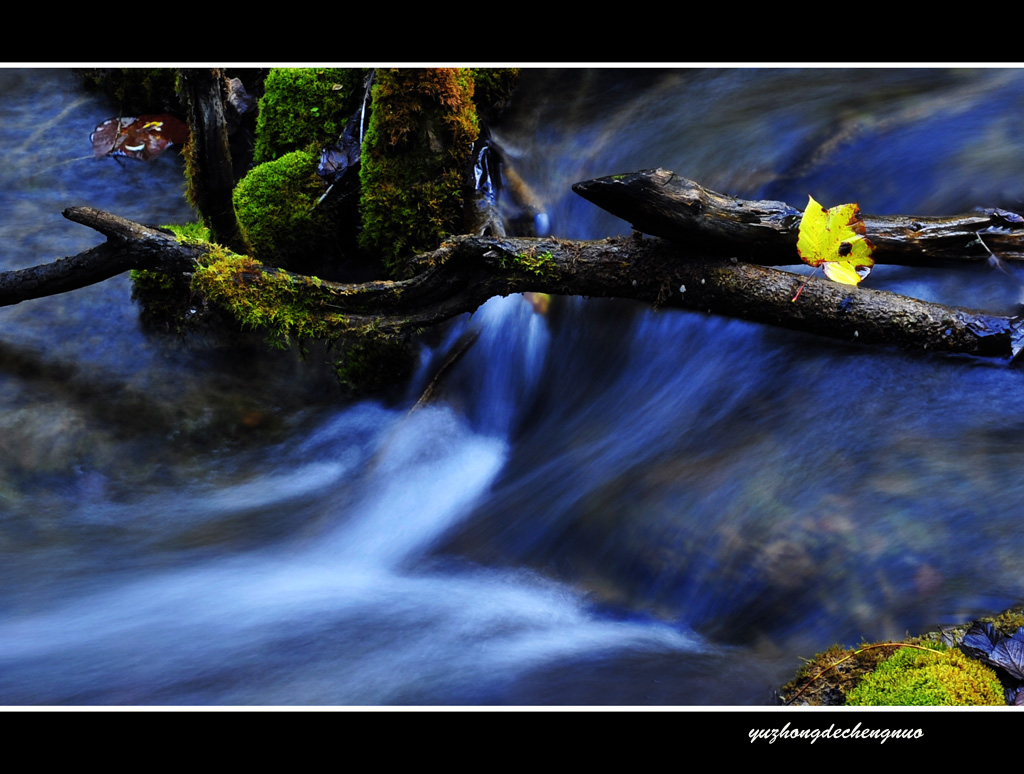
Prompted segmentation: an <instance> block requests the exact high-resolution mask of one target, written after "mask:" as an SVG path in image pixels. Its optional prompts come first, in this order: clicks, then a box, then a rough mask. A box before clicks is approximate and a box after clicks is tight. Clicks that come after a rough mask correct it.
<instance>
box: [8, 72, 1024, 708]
mask: <svg viewBox="0 0 1024 774" xmlns="http://www.w3.org/2000/svg"><path fill="white" fill-rule="evenodd" d="M112 111H113V112H116V107H114V108H112V107H111V106H110V105H108V104H105V103H104V102H103V101H102V100H101V99H99V98H97V97H95V96H93V95H90V94H87V93H85V92H83V91H82V90H81V89H80V88H79V86H78V84H77V82H76V80H75V78H74V77H73V76H72V75H71V74H70V73H68V72H66V71H60V70H56V71H19V70H0V154H2V155H3V161H4V163H3V164H2V165H0V177H2V183H3V185H2V186H0V205H2V206H0V236H2V237H3V244H4V245H5V250H4V252H3V254H2V256H0V264H2V268H4V269H10V268H20V267H23V266H30V265H34V264H35V263H38V262H43V261H46V260H51V259H53V258H57V257H60V256H63V255H70V254H73V253H75V252H78V251H80V250H82V249H85V248H87V247H89V246H91V245H93V244H97V243H98V242H99V241H100V240H101V237H99V236H98V235H96V234H94V233H93V232H90V231H89V230H88V229H85V228H84V227H81V226H78V225H75V224H72V223H70V222H67V221H65V220H64V219H63V218H61V216H60V212H61V210H62V209H64V208H65V207H68V206H72V205H76V204H90V205H93V206H97V207H101V208H104V209H109V210H111V211H113V212H116V213H118V214H120V215H124V216H126V217H129V218H133V219H137V220H140V221H142V222H148V223H157V224H159V223H170V222H184V221H187V220H190V219H192V214H191V213H190V211H189V208H188V206H187V205H186V203H185V202H184V199H183V197H182V190H183V184H182V181H181V170H180V160H179V159H178V158H177V157H176V156H173V155H168V156H165V157H163V158H161V159H160V160H159V161H158V162H156V163H155V164H153V165H150V166H144V165H141V164H130V163H125V164H124V165H123V166H122V165H118V164H117V163H116V162H115V161H113V160H110V159H107V160H104V161H94V160H92V159H91V158H84V159H83V158H78V157H82V156H88V155H89V153H90V149H89V146H88V139H87V138H88V134H89V131H90V130H91V129H92V128H93V127H94V126H95V125H96V124H98V123H99V122H100V121H102V120H103V119H105V118H108V117H109V116H110V115H111V114H112ZM1022 123H1024V73H1022V72H1021V71H1012V70H851V71H818V70H809V71H776V70H766V71H758V70H741V71H736V70H710V71H692V70H673V71H641V70H628V71H579V70H577V71H540V70H531V71H527V72H526V73H525V76H524V82H523V86H522V88H521V90H520V93H519V94H518V97H517V105H516V107H515V108H514V109H513V110H512V111H510V113H509V114H508V115H507V116H506V117H505V118H504V119H503V121H502V124H501V125H500V126H499V127H498V128H497V129H496V132H495V134H496V138H497V139H498V141H499V142H500V143H501V144H502V146H503V147H504V149H505V150H506V152H507V154H508V155H509V156H510V157H511V158H513V159H514V162H515V165H516V168H517V170H518V172H519V173H520V174H521V175H522V177H523V178H524V179H525V181H526V182H527V184H528V185H529V186H530V187H531V188H532V189H533V191H534V192H535V194H536V196H537V197H538V198H539V199H540V200H541V201H543V203H544V205H545V210H546V213H547V215H548V218H549V222H550V231H551V233H553V234H555V235H557V236H564V237H573V238H597V237H602V236H606V235H610V234H614V233H625V232H626V231H628V226H627V225H626V224H624V223H623V222H622V221H619V220H617V219H615V218H613V217H612V216H610V215H607V214H605V213H603V212H601V211H599V210H597V209H596V208H594V207H593V206H592V205H590V204H589V203H587V202H585V201H584V200H582V199H580V198H579V197H577V196H575V195H574V194H573V193H572V192H571V191H570V185H571V184H572V183H573V182H576V181H578V180H583V179H587V178H591V177H596V176H601V175H606V174H612V173H616V172H625V171H630V170H634V169H640V168H645V167H655V166H662V167H666V168H669V169H672V170H674V171H676V172H677V173H679V174H681V175H684V176H686V177H690V178H693V179H696V180H698V181H700V182H701V183H703V184H705V185H707V186H708V187H710V188H713V189H716V190H721V191H725V192H728V193H732V194H735V195H739V196H745V197H751V198H776V199H782V200H784V201H788V202H790V203H792V204H794V205H797V206H802V204H803V203H804V202H805V201H806V197H807V195H808V194H813V195H814V197H815V198H816V199H818V200H819V201H821V202H822V203H824V204H826V205H831V204H838V203H842V202H845V201H859V202H860V204H861V207H862V209H864V210H865V211H867V212H871V213H878V214H884V213H897V212H900V213H906V214H918V215H927V214H944V213H953V212H958V211H964V210H967V209H970V208H971V207H973V206H986V207H992V206H1000V207H1005V208H1007V209H1011V210H1016V211H1019V210H1020V209H1021V208H1022V207H1024V202H1022V197H1024V191H1022V189H1021V182H1020V181H1021V180H1024V131H1022V128H1024V127H1022ZM1015 274H1017V275H1018V277H1016V278H1015V277H1007V276H1006V275H1005V274H1001V273H999V272H993V271H992V270H990V269H988V268H980V269H972V270H958V271H952V270H951V271H939V270H928V271H922V270H916V271H912V270H908V269H899V268H886V267H879V268H878V269H876V271H875V272H874V273H873V274H872V275H871V277H870V278H869V279H868V281H867V284H869V285H870V286H872V287H879V288H887V289H892V290H896V291H898V292H903V293H907V294H910V295H915V296H918V297H921V298H926V299H929V300H937V301H941V302H944V303H954V304H960V305H965V306H974V307H980V308H985V309H988V310H990V311H996V312H1007V311H1009V310H1011V309H1013V308H1014V306H1015V305H1016V304H1017V303H1019V302H1020V300H1021V284H1020V279H1019V272H1015ZM470 327H476V328H477V329H479V331H480V338H479V340H478V342H477V344H476V345H475V346H474V347H473V349H472V350H471V351H470V352H469V353H468V354H467V355H466V357H464V358H463V359H462V360H461V361H460V362H459V364H458V366H457V367H456V369H455V371H454V373H453V374H452V375H451V377H450V378H449V379H448V381H447V383H446V385H445V389H444V391H443V400H441V401H438V402H436V403H435V404H433V405H431V406H429V407H427V408H425V409H422V410H419V411H415V412H412V413H410V412H409V408H410V406H411V405H412V404H413V403H414V402H415V400H416V397H417V395H418V393H419V391H420V390H421V389H422V387H423V385H424V383H425V380H426V379H428V378H429V377H430V375H431V373H432V371H431V364H432V363H435V362H436V361H437V359H438V358H440V357H441V356H442V355H443V353H444V351H445V348H446V346H448V345H449V343H451V342H454V341H455V339H456V338H457V337H458V336H459V334H460V333H462V332H463V331H464V330H466V329H468V328H470ZM323 371H324V369H320V368H318V367H317V366H316V364H315V362H310V363H306V364H303V363H301V362H300V361H299V360H298V358H296V357H295V356H294V355H291V354H284V355H278V354H268V353H267V352H266V351H265V350H264V349H263V348H262V347H259V346H247V347H238V348H236V349H233V350H230V351H229V350H226V349H224V348H222V347H218V346H215V345H212V344H209V343H204V342H199V341H185V342H182V341H179V340H177V339H174V338H173V337H166V336H159V335H153V334H149V333H145V332H143V331H142V330H141V329H140V326H139V324H138V321H137V308H136V307H135V305H134V304H133V302H132V301H131V300H130V285H129V282H128V280H127V277H124V276H122V277H118V278H115V279H113V280H110V281H108V282H106V283H103V284H101V285H97V286H93V287H91V288H87V289H83V290H81V291H77V292H75V293H72V294H67V295H65V296H58V297H54V298H50V299H41V300H37V301H31V302H26V303H24V304H21V305H19V306H16V307H11V308H7V309H3V310H0V405H2V412H0V589H2V594H0V702H2V703H4V704H8V705H11V704H14V705H18V704H29V705H39V704H43V705H49V704H272V705H273V704H288V705H292V704H335V705H344V704H627V705H632V704H672V705H691V704H743V705H758V704H766V703H769V702H770V701H771V690H772V688H773V687H774V686H775V685H777V684H779V683H781V682H783V681H784V680H785V679H786V678H787V677H788V675H789V674H790V673H791V672H792V671H793V670H794V669H795V668H796V667H797V666H798V664H799V660H798V656H800V655H810V653H813V652H814V651H816V650H820V649H822V648H824V647H826V646H828V645H830V644H832V643H833V642H836V641H842V642H846V643H854V642H856V641H858V640H859V639H860V638H862V637H864V638H868V639H880V638H884V637H900V636H902V635H904V634H905V633H906V632H907V631H908V630H909V631H914V630H918V629H921V628H924V627H927V626H930V625H933V624H937V623H946V622H954V621H962V620H965V619H967V618H970V617H973V616H975V615H978V614H982V613H986V612H993V611H995V610H997V609H1000V608H1002V607H1004V606H1006V605H1008V604H1011V603H1013V602H1016V601H1018V600H1020V598H1021V597H1022V596H1024V573H1021V572H1020V570H1019V567H1020V561H1019V559H1018V556H1019V555H1020V553H1021V552H1022V551H1024V526H1022V524H1024V521H1022V518H1021V515H1022V510H1024V507H1022V504H1024V483H1022V480H1024V479H1022V477H1021V476H1020V470H1021V469H1022V468H1024V450H1022V448H1021V444H1020V441H1019V439H1020V438H1021V436H1022V433H1024V410H1022V408H1021V407H1022V406H1024V381H1022V377H1021V372H1020V369H1019V368H1006V367H1002V366H998V365H992V364H986V363H980V362H975V361H972V360H967V359H950V358H938V357H931V356H919V355H907V354H903V353H900V352H896V351H888V350H869V349H865V348H861V347H858V346H855V345H853V344H844V343H841V342H832V341H826V340H819V339H817V338H815V337H813V336H809V335H799V334H793V333H789V332H785V331H778V330H772V329H769V328H766V327H761V326H757V325H752V324H748V323H744V322H741V321H736V320H726V319H721V318H715V317H707V316H703V315H699V314H693V313H686V312H657V311H652V310H650V309H647V308H644V307H641V306H637V305H635V304H632V303H627V302H609V301H587V300H580V299H555V300H554V302H553V304H552V308H551V310H550V312H549V314H548V315H547V316H546V317H545V316H541V315H539V314H537V313H535V312H534V311H533V308H532V307H531V306H530V304H529V303H527V301H525V300H524V299H522V298H520V297H511V298H507V299H494V300H492V301H491V302H489V303H488V304H487V305H486V306H484V307H483V308H482V309H481V310H479V311H478V312H477V313H476V314H475V315H473V316H472V317H466V318H463V319H460V320H457V321H455V322H454V323H453V324H452V325H451V327H450V329H449V330H447V331H446V333H445V338H444V342H442V343H441V344H439V345H437V346H435V347H424V352H423V368H422V369H421V373H419V374H418V375H417V376H416V377H415V379H414V380H413V381H412V382H411V383H410V385H409V386H408V391H407V397H406V399H405V400H403V401H400V402H399V403H398V404H395V405H384V404H381V403H378V402H362V403H355V404H347V403H344V402H342V401H341V400H340V399H339V398H338V396H337V392H336V390H335V389H334V387H333V385H332V384H331V383H330V379H329V376H327V375H325V373H324V372H323Z"/></svg>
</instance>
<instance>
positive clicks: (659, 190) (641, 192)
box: [572, 169, 1024, 266]
mask: <svg viewBox="0 0 1024 774" xmlns="http://www.w3.org/2000/svg"><path fill="white" fill-rule="evenodd" d="M572 188H573V190H574V191H575V192H576V193H578V194H579V195H580V196H582V197H584V198H585V199H587V200H588V201H591V202H593V203H594V204H596V205H597V206H598V207H601V208H602V209H605V210H607V211H608V212H610V213H612V214H613V215H615V216H617V217H619V218H622V219H623V220H626V221H628V222H629V223H631V224H632V225H633V227H634V228H635V229H637V230H638V231H642V232H644V233H645V234H651V235H653V236H659V237H663V238H664V239H669V240H672V241H675V242H678V243H680V244H685V245H690V246H692V247H695V248H699V249H701V250H703V251H707V252H711V253H714V254H718V255H728V256H735V257H737V258H740V259H741V260H744V261H750V262H752V263H760V264H766V265H770V266H783V265H787V264H795V263H800V259H799V257H798V256H797V252H796V240H797V232H798V230H799V228H800V219H801V218H802V217H803V211H802V210H798V209H796V208H795V207H791V206H790V205H788V204H786V203H784V202H776V201H752V200H747V199H739V198H737V197H735V196H728V195H726V194H720V193H716V192H715V191H711V190H709V189H707V188H704V187H703V186H701V185H699V184H698V183H695V182H693V181H692V180H687V179H686V178H684V177H679V176H678V175H676V174H675V173H674V172H670V171H668V170H666V169H646V170H641V171H639V172H632V173H630V174H626V175H612V176H610V177H602V178H598V179H596V180H587V181H585V182H582V183H576V184H575V185H574V186H573V187H572ZM842 203H843V202H828V203H825V202H823V204H825V206H831V205H834V204H842ZM863 217H864V226H865V230H866V234H865V235H866V236H867V237H868V239H870V240H871V241H872V242H873V243H874V245H875V251H874V253H873V257H874V259H875V262H876V263H890V264H901V265H906V266H938V265H942V264H949V263H980V262H984V261H988V260H989V259H990V258H991V257H992V254H993V253H994V254H995V255H996V256H997V257H999V258H1002V259H1005V260H1008V261H1024V218H1022V217H1021V216H1020V215H1018V214H1017V213H1013V212H1008V211H1007V210H1000V209H988V210H979V211H977V212H972V213H968V214H964V215H955V216H950V217H913V216H908V215H864V216H863Z"/></svg>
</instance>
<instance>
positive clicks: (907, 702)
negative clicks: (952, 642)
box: [846, 646, 1006, 706]
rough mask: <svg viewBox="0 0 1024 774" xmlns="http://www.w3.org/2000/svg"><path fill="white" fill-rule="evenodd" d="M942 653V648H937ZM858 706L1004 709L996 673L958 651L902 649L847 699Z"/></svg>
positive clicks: (1001, 691)
mask: <svg viewBox="0 0 1024 774" xmlns="http://www.w3.org/2000/svg"><path fill="white" fill-rule="evenodd" d="M935 647H936V649H937V650H938V649H942V646H935ZM846 703H847V704H849V705H855V706H876V705H883V706H926V705H955V706H974V705H1004V706H1005V704H1006V702H1005V700H1004V699H1003V690H1002V687H1001V686H1000V684H999V679H998V678H997V677H996V675H995V673H994V672H993V671H992V670H991V669H989V668H988V667H987V666H985V665H984V664H982V663H981V662H980V661H975V660H974V659H971V658H968V657H967V656H965V655H964V654H963V653H961V652H960V651H959V650H945V649H942V652H940V653H935V652H932V651H929V650H919V649H917V648H901V649H900V650H898V651H896V653H894V654H893V655H892V656H891V657H889V658H888V659H886V660H885V661H884V662H882V663H881V664H880V665H879V666H878V668H877V669H876V670H875V671H874V672H872V673H870V674H869V675H867V676H866V677H865V678H864V680H863V681H861V683H860V684H859V685H857V686H856V687H855V688H854V689H853V690H851V691H850V692H849V693H848V694H847V696H846Z"/></svg>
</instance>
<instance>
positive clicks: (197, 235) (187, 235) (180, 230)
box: [161, 223, 210, 245]
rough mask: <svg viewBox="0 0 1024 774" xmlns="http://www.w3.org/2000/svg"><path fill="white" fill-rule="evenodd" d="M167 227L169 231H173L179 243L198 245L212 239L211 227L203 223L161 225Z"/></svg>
mask: <svg viewBox="0 0 1024 774" xmlns="http://www.w3.org/2000/svg"><path fill="white" fill-rule="evenodd" d="M161 228H166V229H167V230H168V231H173V232H174V236H175V238H177V240H178V242H179V244H183V245H198V244H204V243H207V242H209V241H210V229H208V228H207V227H206V226H204V225H203V224H202V223H184V224H182V225H180V226H179V225H174V224H171V225H167V226H161Z"/></svg>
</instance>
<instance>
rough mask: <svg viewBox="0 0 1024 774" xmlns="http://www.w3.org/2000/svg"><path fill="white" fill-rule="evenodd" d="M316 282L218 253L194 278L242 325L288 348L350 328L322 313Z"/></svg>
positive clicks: (198, 287)
mask: <svg viewBox="0 0 1024 774" xmlns="http://www.w3.org/2000/svg"><path fill="white" fill-rule="evenodd" d="M319 284H320V280H318V279H317V278H316V277H303V276H298V277H290V276H288V275H287V274H286V273H284V272H282V271H276V272H275V271H270V270H266V269H265V268H264V267H263V265H262V264H261V263H260V262H259V261H256V260H253V259H252V258H250V257H248V256H245V255H235V254H234V253H232V252H230V251H228V250H225V249H223V248H215V249H214V250H212V251H211V252H210V253H208V254H207V256H206V257H205V258H204V260H203V265H202V266H200V267H199V268H198V269H196V271H195V272H193V274H192V289H193V291H195V292H196V293H198V294H200V295H201V296H202V297H203V298H206V299H208V300H209V301H212V302H214V303H216V304H217V305H219V306H221V307H223V308H224V309H226V310H227V311H229V312H230V313H231V314H232V316H233V317H234V318H235V319H236V320H237V321H238V322H239V323H240V324H241V325H243V326H245V327H249V328H253V329H256V330H261V331H265V332H266V333H267V341H268V343H270V344H271V345H273V346H276V347H280V348H282V349H284V348H285V347H287V346H288V344H289V343H290V342H291V339H292V337H295V338H297V339H299V340H302V339H329V338H331V337H332V336H335V335H337V333H338V331H339V330H340V329H344V328H345V327H346V326H347V323H348V320H347V319H346V318H345V317H344V316H343V315H336V314H324V313H323V310H322V309H321V301H320V300H319V298H318V297H317V295H316V294H315V293H310V292H308V287H307V286H308V285H319Z"/></svg>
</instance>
